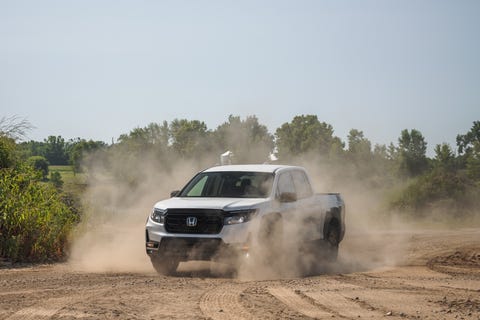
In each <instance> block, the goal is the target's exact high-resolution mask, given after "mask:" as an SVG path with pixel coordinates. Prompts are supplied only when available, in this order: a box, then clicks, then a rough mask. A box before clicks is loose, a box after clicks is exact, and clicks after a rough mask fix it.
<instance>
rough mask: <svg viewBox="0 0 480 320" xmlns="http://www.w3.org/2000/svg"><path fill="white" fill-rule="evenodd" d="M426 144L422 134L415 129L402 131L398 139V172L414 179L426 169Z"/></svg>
mask: <svg viewBox="0 0 480 320" xmlns="http://www.w3.org/2000/svg"><path fill="white" fill-rule="evenodd" d="M426 152H427V142H425V138H424V137H423V135H422V133H421V132H420V131H418V130H416V129H412V130H410V131H408V130H407V129H405V130H402V132H401V135H400V138H399V139H398V161H399V168H400V172H401V173H402V174H404V175H406V176H410V177H414V176H418V175H420V174H422V173H424V172H425V170H426V169H428V159H427V156H426Z"/></svg>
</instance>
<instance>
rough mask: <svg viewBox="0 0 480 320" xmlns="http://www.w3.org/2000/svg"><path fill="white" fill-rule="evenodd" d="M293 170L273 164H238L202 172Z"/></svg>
mask: <svg viewBox="0 0 480 320" xmlns="http://www.w3.org/2000/svg"><path fill="white" fill-rule="evenodd" d="M284 168H295V167H293V166H286V165H274V164H238V165H235V164H234V165H227V166H217V167H212V168H208V169H206V170H204V171H203V172H218V171H245V172H271V173H273V172H275V171H277V170H279V169H284Z"/></svg>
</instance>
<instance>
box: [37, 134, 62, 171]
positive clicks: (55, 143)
mask: <svg viewBox="0 0 480 320" xmlns="http://www.w3.org/2000/svg"><path fill="white" fill-rule="evenodd" d="M43 142H44V144H45V158H47V160H48V162H49V163H50V164H51V165H67V164H68V155H67V144H66V142H65V139H64V138H62V137H61V136H49V137H48V138H47V139H45V140H44V141H43Z"/></svg>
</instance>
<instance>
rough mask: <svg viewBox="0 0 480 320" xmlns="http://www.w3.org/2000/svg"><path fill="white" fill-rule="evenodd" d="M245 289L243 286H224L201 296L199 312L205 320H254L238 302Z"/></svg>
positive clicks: (231, 284) (233, 284)
mask: <svg viewBox="0 0 480 320" xmlns="http://www.w3.org/2000/svg"><path fill="white" fill-rule="evenodd" d="M246 288H247V286H246V285H243V284H235V283H230V284H225V285H222V286H219V287H217V288H215V289H212V290H209V291H207V292H205V293H204V294H203V296H202V297H201V299H200V310H201V311H202V313H203V314H204V315H205V317H207V318H211V319H213V320H217V319H218V320H223V319H234V320H241V319H247V320H248V319H254V318H255V317H254V316H253V315H252V314H251V313H250V312H248V311H247V310H246V309H245V308H244V307H243V305H242V303H241V302H240V298H241V294H242V292H243V291H245V289H246Z"/></svg>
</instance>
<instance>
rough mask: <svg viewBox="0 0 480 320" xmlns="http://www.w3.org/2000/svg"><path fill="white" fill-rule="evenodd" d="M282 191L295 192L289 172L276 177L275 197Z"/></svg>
mask: <svg viewBox="0 0 480 320" xmlns="http://www.w3.org/2000/svg"><path fill="white" fill-rule="evenodd" d="M284 192H291V193H295V187H294V185H293V181H292V176H291V174H290V172H285V173H282V174H281V175H280V176H279V177H278V187H277V197H278V196H280V194H282V193H284Z"/></svg>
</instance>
